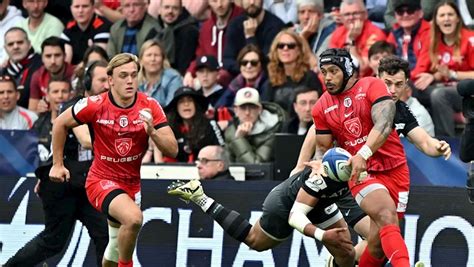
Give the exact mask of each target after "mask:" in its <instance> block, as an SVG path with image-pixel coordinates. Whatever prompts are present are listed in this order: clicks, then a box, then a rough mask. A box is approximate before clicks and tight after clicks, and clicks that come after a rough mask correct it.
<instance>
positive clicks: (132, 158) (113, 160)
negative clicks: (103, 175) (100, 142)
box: [100, 153, 142, 163]
mask: <svg viewBox="0 0 474 267" xmlns="http://www.w3.org/2000/svg"><path fill="white" fill-rule="evenodd" d="M141 155H142V153H140V154H138V155H133V156H129V157H123V158H112V157H107V156H103V155H102V156H100V160H105V161H108V162H113V163H119V162H132V161H135V160H139V159H140V156H141Z"/></svg>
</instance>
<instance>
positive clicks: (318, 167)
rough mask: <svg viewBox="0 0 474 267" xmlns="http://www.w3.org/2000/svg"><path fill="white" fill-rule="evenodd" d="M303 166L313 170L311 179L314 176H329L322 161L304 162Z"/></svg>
mask: <svg viewBox="0 0 474 267" xmlns="http://www.w3.org/2000/svg"><path fill="white" fill-rule="evenodd" d="M303 164H304V165H305V166H307V167H310V168H311V174H310V175H309V177H313V176H314V175H322V176H327V175H326V173H325V172H324V167H323V162H322V161H321V160H320V159H319V160H312V161H308V162H304V163H303Z"/></svg>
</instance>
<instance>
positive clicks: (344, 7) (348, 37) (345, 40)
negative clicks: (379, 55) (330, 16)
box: [329, 0, 386, 77]
mask: <svg viewBox="0 0 474 267" xmlns="http://www.w3.org/2000/svg"><path fill="white" fill-rule="evenodd" d="M341 15H342V22H343V25H341V26H338V27H337V28H336V30H335V31H334V33H333V34H332V37H331V41H330V43H329V47H331V48H344V47H346V48H348V49H349V52H350V53H351V56H352V58H356V59H357V61H358V62H359V64H360V68H359V69H360V76H361V77H364V76H370V75H372V72H371V70H370V68H369V64H368V61H369V59H368V52H369V48H370V47H371V46H372V44H374V43H375V42H376V41H380V40H385V39H386V36H385V33H384V32H383V31H382V30H381V29H380V28H378V27H377V26H375V25H374V24H373V23H372V22H371V21H369V20H368V19H367V10H366V9H365V6H364V2H363V1H362V0H344V1H342V3H341Z"/></svg>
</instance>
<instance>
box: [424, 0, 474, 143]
mask: <svg viewBox="0 0 474 267" xmlns="http://www.w3.org/2000/svg"><path fill="white" fill-rule="evenodd" d="M431 40H432V41H431V42H430V46H429V57H428V58H426V59H425V58H423V59H422V60H423V62H422V63H421V64H422V67H421V69H425V70H427V72H425V73H424V74H425V75H427V76H429V77H430V79H429V80H428V81H430V80H431V81H434V85H433V86H430V87H428V88H427V89H425V90H424V91H423V94H424V95H425V96H426V95H428V96H430V103H431V111H432V115H433V122H434V125H435V133H436V135H437V136H438V135H439V136H455V127H454V126H455V125H454V119H453V118H454V113H455V112H460V111H461V106H462V97H461V96H460V95H459V94H458V93H457V92H456V90H455V85H456V84H457V82H458V81H460V80H464V79H473V78H474V32H473V31H470V30H468V29H466V28H465V27H464V23H463V21H462V19H461V16H460V12H459V9H458V7H457V6H456V4H455V3H454V2H452V1H442V2H441V3H439V4H438V5H437V6H436V8H435V10H434V15H433V23H432V24H431ZM430 83H431V82H430ZM415 85H416V86H417V88H419V89H420V90H421V89H422V88H423V87H424V86H425V85H424V84H421V83H420V81H419V79H418V80H417V81H416V82H415ZM422 104H423V102H422Z"/></svg>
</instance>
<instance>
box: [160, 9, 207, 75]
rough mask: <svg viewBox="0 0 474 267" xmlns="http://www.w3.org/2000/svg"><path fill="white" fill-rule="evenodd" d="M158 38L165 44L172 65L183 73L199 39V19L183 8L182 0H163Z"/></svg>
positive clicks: (191, 59) (192, 56)
mask: <svg viewBox="0 0 474 267" xmlns="http://www.w3.org/2000/svg"><path fill="white" fill-rule="evenodd" d="M158 23H159V24H160V26H161V31H160V32H159V33H158V36H157V38H158V39H159V40H160V41H161V42H162V43H163V44H164V45H165V50H166V55H167V57H168V59H169V61H170V64H171V67H172V68H174V69H176V70H177V71H179V73H181V75H184V74H185V73H186V69H187V68H188V67H189V64H190V63H191V62H192V61H193V59H194V55H195V52H196V48H197V45H198V39H199V28H198V26H197V21H196V19H194V18H193V17H191V16H190V15H189V12H188V11H187V10H186V9H185V8H183V5H182V2H181V0H162V1H161V6H160V16H159V17H158Z"/></svg>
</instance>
